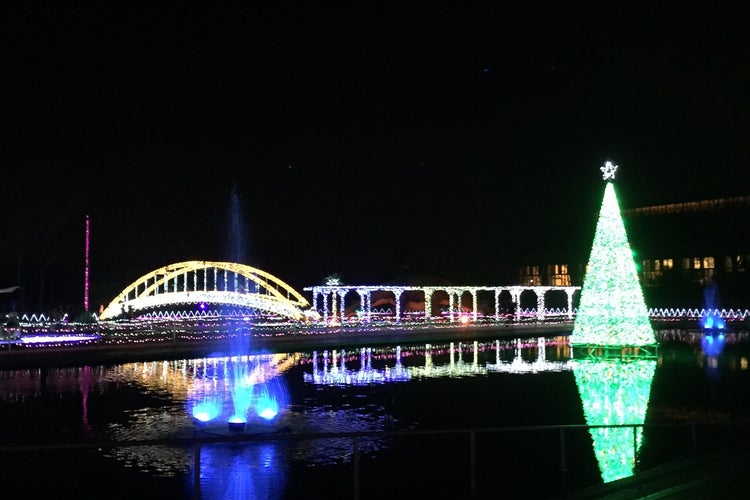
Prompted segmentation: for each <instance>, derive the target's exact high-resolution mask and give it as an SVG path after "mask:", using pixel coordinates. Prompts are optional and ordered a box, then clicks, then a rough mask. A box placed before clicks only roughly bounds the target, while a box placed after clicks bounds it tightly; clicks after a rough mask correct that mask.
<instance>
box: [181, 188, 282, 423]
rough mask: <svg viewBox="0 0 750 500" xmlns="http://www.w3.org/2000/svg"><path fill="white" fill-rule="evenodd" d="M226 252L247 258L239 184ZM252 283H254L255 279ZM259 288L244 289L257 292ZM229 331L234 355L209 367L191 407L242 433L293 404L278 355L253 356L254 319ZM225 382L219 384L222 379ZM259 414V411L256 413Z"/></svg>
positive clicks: (202, 417)
mask: <svg viewBox="0 0 750 500" xmlns="http://www.w3.org/2000/svg"><path fill="white" fill-rule="evenodd" d="M228 221H229V223H228V230H227V241H226V243H227V256H228V260H229V261H230V262H235V263H239V264H244V263H245V262H246V255H245V254H246V250H247V248H246V243H245V241H246V234H245V224H244V219H243V215H242V206H241V203H240V197H239V193H238V191H237V186H236V185H235V186H233V187H232V191H231V194H230V200H229V212H228ZM248 286H253V287H254V286H255V283H253V284H252V285H248ZM255 292H257V290H255V289H254V290H245V293H255ZM231 327H232V329H233V331H232V334H230V335H229V343H230V346H229V348H230V349H229V352H230V356H229V357H228V358H227V359H226V360H225V361H224V362H222V363H219V364H218V365H212V366H211V367H209V366H206V367H205V370H204V371H203V373H202V374H201V376H200V377H198V379H199V380H200V384H197V385H198V387H197V388H196V391H195V393H196V398H193V400H191V402H190V405H191V408H189V411H190V412H191V414H192V416H193V418H194V419H195V421H196V422H198V423H200V424H201V425H205V424H206V423H208V422H210V421H213V420H216V419H220V418H224V419H226V422H227V424H228V425H229V429H230V431H232V432H243V431H244V430H245V426H246V424H247V423H248V420H249V419H250V418H251V417H253V416H257V417H259V418H260V419H261V420H262V421H263V422H264V423H265V422H268V421H271V420H273V419H274V418H275V417H276V416H277V415H278V414H279V412H280V411H281V409H282V408H284V407H285V406H287V405H288V397H289V396H288V391H287V389H286V387H285V386H283V381H282V379H281V378H279V377H277V375H278V373H277V371H276V368H277V367H276V366H275V365H274V358H273V356H270V355H249V350H250V347H251V346H250V342H251V341H252V330H251V324H250V323H244V322H243V323H242V324H241V325H240V326H237V325H232V326H231ZM217 381H220V383H217ZM251 414H254V415H251Z"/></svg>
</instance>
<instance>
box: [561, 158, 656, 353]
mask: <svg viewBox="0 0 750 500" xmlns="http://www.w3.org/2000/svg"><path fill="white" fill-rule="evenodd" d="M601 170H602V172H603V174H604V176H603V177H604V180H605V181H607V185H606V188H605V190H604V200H603V201H602V207H601V210H600V211H599V220H598V222H597V224H596V232H595V234H594V243H593V245H592V247H591V255H590V256H589V262H588V268H587V270H586V276H585V277H584V280H583V287H582V289H581V299H580V304H579V306H578V313H577V314H576V319H575V323H574V327H573V333H572V334H571V336H570V343H571V344H572V345H587V346H623V347H626V346H630V347H637V346H652V345H655V344H656V337H655V336H654V330H653V328H652V327H651V322H650V321H649V317H648V309H647V308H646V303H645V301H644V299H643V291H642V290H641V285H640V282H639V281H638V273H637V271H636V267H635V262H634V260H633V254H632V252H631V250H630V244H629V243H628V236H627V233H626V231H625V225H624V224H623V221H622V216H621V214H620V205H619V203H618V201H617V195H616V194H615V187H614V184H613V182H612V181H614V178H615V171H616V170H617V165H613V164H612V163H611V162H607V163H606V164H605V166H604V167H602V168H601Z"/></svg>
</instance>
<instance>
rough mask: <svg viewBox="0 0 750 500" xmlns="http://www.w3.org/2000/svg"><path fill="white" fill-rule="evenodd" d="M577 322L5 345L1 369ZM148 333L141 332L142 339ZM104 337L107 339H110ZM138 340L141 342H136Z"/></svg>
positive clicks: (530, 331) (544, 328)
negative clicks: (238, 345)
mask: <svg viewBox="0 0 750 500" xmlns="http://www.w3.org/2000/svg"><path fill="white" fill-rule="evenodd" d="M572 328H573V323H572V322H565V323H550V324H546V323H522V324H513V323H506V324H492V325H462V326H435V325H419V326H413V325H409V326H408V327H406V326H401V327H399V326H393V325H387V326H382V327H381V326H378V327H376V328H368V329H360V328H347V327H343V328H341V327H339V328H334V327H329V328H307V329H296V330H286V331H280V330H273V329H270V330H268V329H265V330H264V329H260V330H257V331H254V332H253V334H252V335H247V334H244V335H241V336H234V337H222V338H214V339H211V338H208V339H207V338H200V339H195V340H191V339H175V340H169V339H164V338H161V339H159V340H152V341H146V340H144V338H143V337H142V336H141V337H136V338H135V340H134V339H133V338H131V339H130V340H128V339H123V340H122V341H117V339H116V338H107V339H106V340H104V341H101V340H100V341H96V342H92V343H85V344H63V345H45V346H30V345H25V344H24V345H14V344H10V343H6V344H4V345H0V369H23V368H51V367H65V366H78V365H81V364H97V365H101V364H119V363H128V362H138V361H153V360H173V359H183V358H193V357H203V356H208V355H212V356H215V355H218V356H229V355H232V354H231V350H232V345H236V343H237V340H238V339H242V342H243V343H246V345H245V348H246V354H264V353H279V352H294V351H296V350H310V349H316V348H322V349H328V348H333V347H336V348H352V347H362V346H365V345H367V346H373V345H382V344H392V343H422V342H450V341H455V342H461V341H467V342H473V341H475V340H488V339H498V338H516V337H540V336H541V337H544V336H556V335H566V334H569V333H570V331H571V330H572ZM142 333H143V331H142V332H141V334H142ZM106 336H107V334H106V333H103V334H102V337H103V338H106ZM136 340H137V341H136Z"/></svg>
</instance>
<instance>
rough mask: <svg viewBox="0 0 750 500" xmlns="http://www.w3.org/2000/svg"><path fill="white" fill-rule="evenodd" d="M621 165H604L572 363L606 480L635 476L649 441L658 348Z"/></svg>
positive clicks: (572, 343)
mask: <svg viewBox="0 0 750 500" xmlns="http://www.w3.org/2000/svg"><path fill="white" fill-rule="evenodd" d="M616 170H617V165H613V164H612V163H611V162H606V163H605V165H604V166H603V167H602V168H601V171H602V173H603V178H604V180H605V181H607V184H606V188H605V191H604V200H603V201H602V206H601V209H600V212H599V220H598V222H597V225H596V232H595V234H594V242H593V245H592V247H591V255H590V257H589V262H588V267H587V271H586V276H585V278H584V281H583V287H582V289H581V299H580V305H579V307H578V313H577V315H576V319H575V323H574V326H573V332H572V334H571V335H570V344H571V347H572V349H571V351H572V353H573V357H574V358H576V357H579V358H581V359H572V360H571V362H570V364H571V366H572V368H573V373H574V375H575V379H576V385H577V387H578V393H579V395H580V397H581V401H582V403H583V410H584V416H585V418H586V423H587V424H588V425H591V426H609V425H632V426H633V427H592V428H591V429H590V431H589V432H590V435H591V438H592V440H593V445H594V453H595V454H596V458H597V461H598V463H599V470H600V472H601V474H602V480H603V481H604V482H605V483H606V482H610V481H614V480H616V479H620V478H623V477H627V476H631V475H633V473H634V471H635V465H636V459H637V455H638V451H639V449H640V446H641V441H642V438H643V435H642V432H641V430H640V428H639V427H638V426H640V425H642V424H643V422H644V421H645V418H646V410H647V408H648V401H649V397H650V394H651V383H652V381H653V377H654V372H655V370H656V359H657V350H658V345H657V342H656V336H655V335H654V330H653V328H652V327H651V322H650V320H649V317H648V309H647V308H646V303H645V301H644V299H643V291H642V290H641V286H640V282H639V281H638V273H637V270H636V267H635V262H634V260H633V254H632V252H631V249H630V244H629V243H628V237H627V233H626V231H625V225H624V223H623V221H622V216H621V214H620V207H619V203H618V201H617V195H616V194H615V187H614V184H613V181H614V178H615V172H616Z"/></svg>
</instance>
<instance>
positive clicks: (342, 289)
mask: <svg viewBox="0 0 750 500" xmlns="http://www.w3.org/2000/svg"><path fill="white" fill-rule="evenodd" d="M580 289H581V287H579V286H523V285H518V286H398V285H380V286H356V285H320V286H313V287H307V288H305V289H304V290H305V291H308V292H312V308H313V310H314V311H319V308H318V300H319V298H320V299H321V300H322V314H321V317H320V321H322V322H324V323H326V324H327V323H329V321H332V320H336V319H340V320H342V321H343V320H345V310H346V305H345V299H346V296H347V295H348V294H349V293H351V292H355V293H357V294H358V295H359V299H360V307H361V315H362V318H361V319H362V321H370V320H371V318H372V313H373V311H372V294H373V292H391V293H393V296H394V298H395V307H394V309H395V321H397V322H398V321H401V319H402V313H401V299H402V295H403V294H404V292H412V291H417V292H422V293H423V294H424V319H425V320H429V319H430V318H431V311H432V297H433V295H434V294H435V292H438V291H444V292H446V293H447V294H448V300H449V308H450V309H449V310H450V314H449V320H450V321H451V322H454V321H458V319H459V318H458V316H459V313H458V312H457V309H459V308H460V304H461V297H462V296H463V295H464V293H469V294H470V295H471V298H472V311H471V315H472V319H473V320H474V321H476V320H477V319H478V316H479V302H478V293H479V292H480V291H491V292H494V298H495V320H497V321H499V320H500V315H501V311H500V294H501V293H502V292H504V291H507V292H508V293H509V294H510V298H511V301H512V302H513V304H514V305H515V306H516V307H515V319H516V320H520V319H521V308H520V303H521V294H522V293H523V292H525V291H532V292H534V293H535V294H536V319H537V320H539V321H544V319H545V297H546V295H547V294H548V293H549V292H551V291H556V290H557V291H563V292H565V294H566V295H567V318H568V319H573V295H574V293H575V292H576V291H579V290H580Z"/></svg>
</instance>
